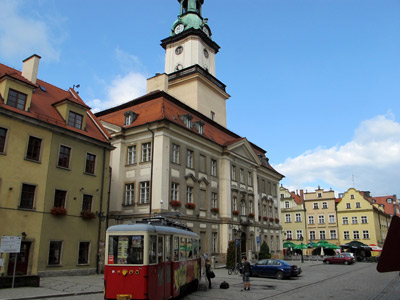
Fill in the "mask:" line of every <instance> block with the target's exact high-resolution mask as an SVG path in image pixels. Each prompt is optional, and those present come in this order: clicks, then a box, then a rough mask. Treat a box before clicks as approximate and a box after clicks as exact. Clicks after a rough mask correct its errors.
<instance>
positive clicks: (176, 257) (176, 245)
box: [174, 236, 179, 261]
mask: <svg viewBox="0 0 400 300" xmlns="http://www.w3.org/2000/svg"><path fill="white" fill-rule="evenodd" d="M174 261H179V237H177V236H175V237H174Z"/></svg>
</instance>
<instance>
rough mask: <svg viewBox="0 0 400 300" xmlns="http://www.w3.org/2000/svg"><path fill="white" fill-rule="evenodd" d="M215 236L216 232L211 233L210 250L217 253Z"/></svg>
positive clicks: (216, 235)
mask: <svg viewBox="0 0 400 300" xmlns="http://www.w3.org/2000/svg"><path fill="white" fill-rule="evenodd" d="M217 237H218V234H217V233H216V232H213V233H212V252H213V253H217V252H218V251H217Z"/></svg>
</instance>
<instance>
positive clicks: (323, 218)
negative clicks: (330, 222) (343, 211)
mask: <svg viewBox="0 0 400 300" xmlns="http://www.w3.org/2000/svg"><path fill="white" fill-rule="evenodd" d="M318 223H319V224H325V216H318Z"/></svg>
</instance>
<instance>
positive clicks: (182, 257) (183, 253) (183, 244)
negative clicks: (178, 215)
mask: <svg viewBox="0 0 400 300" xmlns="http://www.w3.org/2000/svg"><path fill="white" fill-rule="evenodd" d="M186 249H187V248H186V239H185V238H183V237H181V238H180V243H179V250H180V251H179V253H180V255H179V260H186Z"/></svg>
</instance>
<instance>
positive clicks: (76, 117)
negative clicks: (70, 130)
mask: <svg viewBox="0 0 400 300" xmlns="http://www.w3.org/2000/svg"><path fill="white" fill-rule="evenodd" d="M82 121H83V116H82V115H80V114H77V113H75V112H73V111H70V112H69V116H68V126H71V127H75V128H78V129H82Z"/></svg>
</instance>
